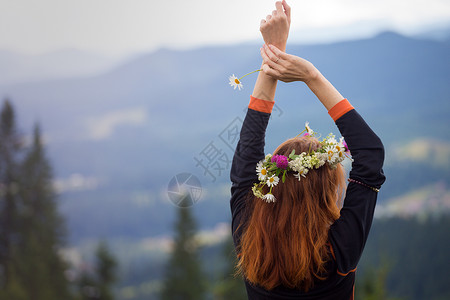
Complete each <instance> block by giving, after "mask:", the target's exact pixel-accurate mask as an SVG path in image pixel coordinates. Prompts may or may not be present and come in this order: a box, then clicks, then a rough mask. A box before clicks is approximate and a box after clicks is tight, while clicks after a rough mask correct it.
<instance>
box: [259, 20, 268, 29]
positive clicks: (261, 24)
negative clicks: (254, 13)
mask: <svg viewBox="0 0 450 300" xmlns="http://www.w3.org/2000/svg"><path fill="white" fill-rule="evenodd" d="M264 24H266V20H264V19H262V20H261V23H260V24H259V27H263V26H264Z"/></svg>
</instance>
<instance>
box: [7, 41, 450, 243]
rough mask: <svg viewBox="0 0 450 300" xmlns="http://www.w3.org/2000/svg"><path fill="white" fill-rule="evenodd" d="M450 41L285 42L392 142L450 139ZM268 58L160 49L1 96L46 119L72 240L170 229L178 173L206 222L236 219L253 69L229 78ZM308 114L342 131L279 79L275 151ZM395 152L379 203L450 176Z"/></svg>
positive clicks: (243, 52)
mask: <svg viewBox="0 0 450 300" xmlns="http://www.w3.org/2000/svg"><path fill="white" fill-rule="evenodd" d="M449 50H450V46H449V45H448V44H447V43H445V42H439V41H430V40H424V39H417V38H407V37H404V36H401V35H398V34H396V33H393V32H385V33H382V34H380V35H377V36H375V37H373V38H370V39H362V40H357V41H348V42H339V43H333V44H327V45H307V46H306V45H290V46H289V47H288V52H290V53H293V54H296V55H300V56H302V57H304V58H306V59H308V60H310V61H312V62H313V63H314V64H315V65H316V66H317V67H318V68H319V69H320V70H321V71H322V73H323V74H324V75H325V76H326V77H327V78H328V79H329V80H330V81H331V82H333V83H334V84H335V86H336V87H337V88H338V89H339V90H340V91H341V93H342V94H343V95H345V96H346V97H347V98H349V99H350V101H351V102H352V104H353V105H354V106H355V107H357V109H358V111H359V112H360V113H361V114H362V115H363V116H364V117H365V118H366V120H367V121H368V122H369V124H371V125H372V127H373V128H374V130H375V131H376V132H377V133H378V134H379V135H380V137H381V138H382V139H383V141H384V143H385V146H386V149H391V147H394V146H395V145H398V144H406V143H408V142H409V141H411V140H415V139H417V138H419V139H420V138H427V139H431V140H438V141H443V142H445V141H448V140H449V138H450V131H449V130H448V128H449V127H450V126H449V125H450V120H449V118H448V116H449V114H450V101H449V97H450V96H449V95H450V85H449V84H448V83H449V82H450V68H449V67H450V65H449V62H450V51H449ZM260 60H261V59H260V57H259V45H235V46H229V47H206V48H199V49H193V50H189V51H174V50H168V49H160V50H159V51H156V52H153V53H149V54H145V55H142V56H139V57H136V58H134V59H132V60H130V61H128V62H127V63H124V64H122V65H120V66H117V67H116V68H114V69H112V70H110V71H108V72H105V73H102V74H100V75H95V76H86V77H74V78H65V79H64V78H62V79H57V80H47V81H39V82H28V83H15V84H1V85H0V95H8V96H9V97H10V99H11V100H12V101H13V103H14V104H15V106H16V109H17V115H18V118H19V121H20V125H21V128H24V129H25V130H28V129H31V126H32V124H33V123H34V122H36V121H39V122H40V123H41V124H42V128H43V131H44V133H45V136H46V141H47V147H48V151H49V157H50V158H51V160H52V162H53V164H54V167H55V175H56V179H57V184H58V188H59V190H60V191H61V192H62V194H61V201H62V210H63V211H64V213H65V214H66V215H67V217H68V219H69V228H70V230H71V232H72V234H73V237H75V239H82V238H86V237H96V236H125V235H127V236H134V237H143V236H149V235H158V234H167V233H170V232H171V229H170V228H171V227H170V226H169V225H170V224H171V223H170V222H171V221H172V217H173V206H172V204H170V203H169V201H168V198H167V193H166V192H167V185H168V183H169V181H170V179H171V178H172V177H173V176H174V175H176V174H177V173H181V172H190V173H193V174H195V175H196V176H197V177H198V178H199V179H200V181H201V182H202V185H203V188H204V189H203V200H202V201H201V202H200V203H198V204H197V205H196V206H195V210H196V213H197V214H198V215H199V216H201V218H200V219H201V221H200V225H201V226H202V227H208V226H209V227H211V226H214V224H216V223H217V222H222V221H227V220H228V218H229V214H228V203H227V200H228V199H227V197H228V195H229V180H228V175H227V173H228V172H229V159H231V156H232V155H233V150H232V149H233V146H234V144H233V143H235V142H236V141H235V140H233V138H232V137H233V136H232V135H230V134H232V130H231V129H233V126H235V125H236V124H239V120H241V119H242V118H243V116H244V111H245V107H246V105H247V103H248V99H249V95H250V93H251V90H252V84H253V83H254V81H255V79H256V75H254V76H249V77H246V78H245V79H244V90H243V91H240V92H238V91H235V90H233V89H232V88H231V87H230V86H229V85H228V82H227V81H228V76H229V75H231V74H233V73H234V74H236V75H238V76H242V75H243V74H245V73H247V72H250V71H253V70H255V69H257V68H258V67H259V65H260ZM305 121H309V122H310V124H311V126H312V127H313V128H314V129H315V130H316V131H318V132H322V134H324V135H326V134H327V133H328V132H330V131H332V132H335V133H337V129H336V127H335V126H334V124H333V122H332V120H331V119H330V118H329V117H327V115H326V111H325V110H324V108H323V107H322V106H321V104H320V103H318V101H317V100H316V99H315V97H314V96H313V95H312V94H311V93H310V92H309V91H308V90H307V89H306V87H305V86H303V85H302V84H298V83H297V84H284V83H280V84H279V88H278V91H277V110H276V111H275V112H274V114H273V115H272V120H271V124H270V126H269V129H268V132H267V145H266V149H267V152H271V151H272V150H273V149H274V148H275V146H276V145H278V144H279V143H280V142H282V141H283V140H284V139H286V138H287V137H291V136H295V135H296V134H297V133H298V132H299V131H301V128H302V126H303V124H304V122H305ZM228 129H230V131H227V130H228ZM212 146H215V147H216V150H218V151H220V154H221V155H222V156H221V157H222V158H223V160H222V162H221V163H222V164H223V170H220V169H217V168H216V169H211V170H210V171H211V172H212V174H213V175H214V176H215V177H216V181H215V182H213V178H212V177H211V175H210V174H209V173H208V172H206V170H203V169H202V167H201V166H200V165H199V163H198V162H197V161H195V160H194V159H195V158H201V157H202V152H204V151H203V150H205V149H206V148H207V147H212ZM395 155H396V154H395V153H394V152H390V151H388V152H387V153H386V157H387V163H386V168H385V171H386V175H387V177H388V181H387V182H386V184H385V186H383V190H382V192H381V193H380V202H383V201H387V199H390V198H392V197H399V196H401V195H404V194H407V193H408V192H409V191H410V190H411V188H413V187H414V188H420V187H421V186H423V187H425V186H429V185H430V184H434V183H436V182H439V181H443V182H444V183H447V184H448V183H450V174H449V171H448V169H446V168H444V169H442V168H439V166H437V169H436V168H435V169H433V168H434V167H433V168H430V166H429V165H427V164H426V162H425V163H423V162H412V163H411V162H403V163H401V162H399V164H397V160H396V159H395ZM227 159H228V162H227ZM436 170H437V171H436ZM435 171H436V172H435Z"/></svg>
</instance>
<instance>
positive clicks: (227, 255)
mask: <svg viewBox="0 0 450 300" xmlns="http://www.w3.org/2000/svg"><path fill="white" fill-rule="evenodd" d="M223 257H224V261H225V263H226V267H225V271H224V272H223V274H222V276H221V278H220V280H219V281H218V283H217V284H216V287H215V293H214V294H215V299H217V300H227V299H233V300H246V299H247V292H246V290H245V284H244V280H243V279H242V278H241V277H238V276H237V275H236V268H235V266H236V262H237V257H236V251H235V249H234V244H233V239H232V238H231V236H230V237H229V238H228V239H227V240H226V241H225V242H224V247H223Z"/></svg>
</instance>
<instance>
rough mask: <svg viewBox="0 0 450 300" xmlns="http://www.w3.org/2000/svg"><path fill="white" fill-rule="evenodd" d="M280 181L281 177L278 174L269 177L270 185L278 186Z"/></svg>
mask: <svg viewBox="0 0 450 300" xmlns="http://www.w3.org/2000/svg"><path fill="white" fill-rule="evenodd" d="M278 181H280V178H278V176H276V175H272V176H270V177H269V178H268V179H267V185H268V186H269V187H272V186H276V185H277V184H278Z"/></svg>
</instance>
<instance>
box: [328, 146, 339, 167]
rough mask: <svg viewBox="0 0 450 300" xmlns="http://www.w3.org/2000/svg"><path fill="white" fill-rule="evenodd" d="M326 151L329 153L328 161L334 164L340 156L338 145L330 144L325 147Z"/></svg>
mask: <svg viewBox="0 0 450 300" xmlns="http://www.w3.org/2000/svg"><path fill="white" fill-rule="evenodd" d="M325 151H326V153H327V161H328V163H330V164H334V163H335V160H336V159H337V158H338V157H339V155H338V153H337V150H336V147H335V146H333V145H330V146H328V147H326V148H325Z"/></svg>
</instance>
